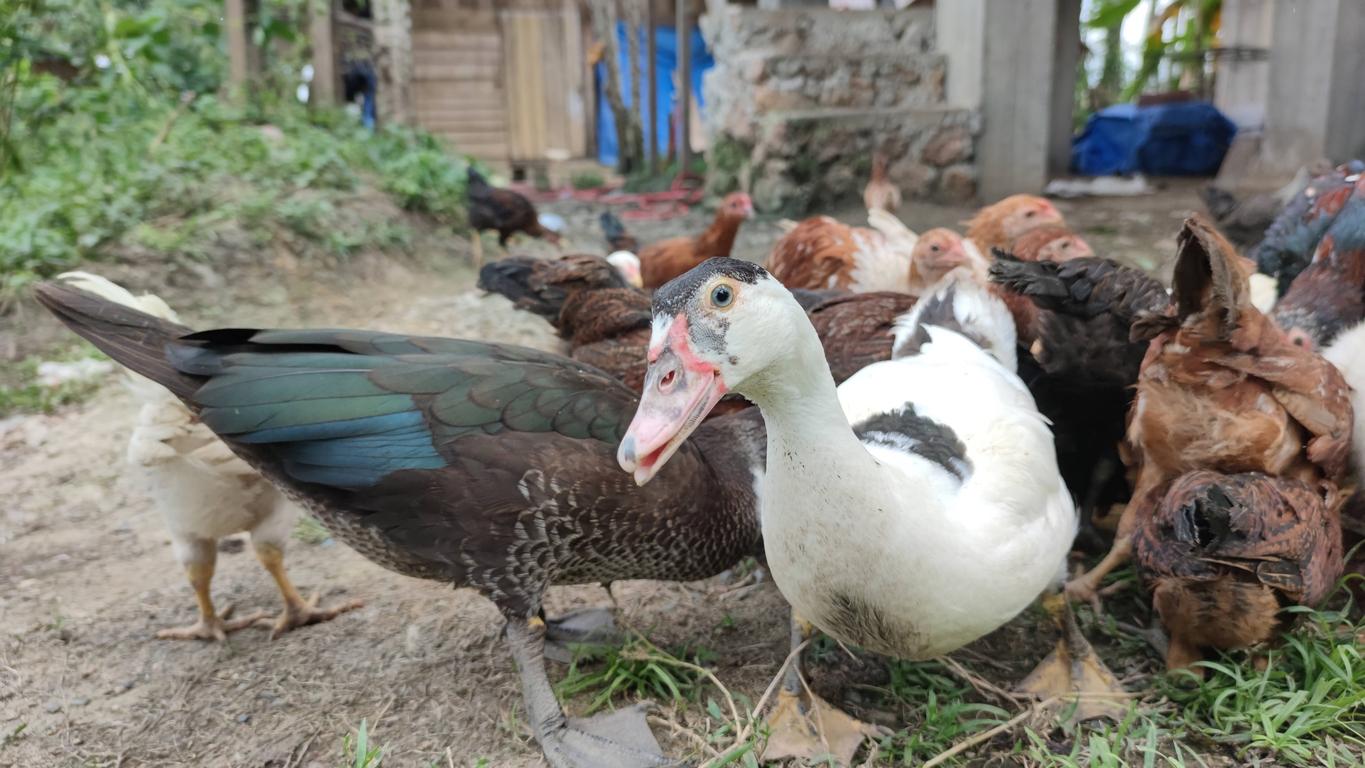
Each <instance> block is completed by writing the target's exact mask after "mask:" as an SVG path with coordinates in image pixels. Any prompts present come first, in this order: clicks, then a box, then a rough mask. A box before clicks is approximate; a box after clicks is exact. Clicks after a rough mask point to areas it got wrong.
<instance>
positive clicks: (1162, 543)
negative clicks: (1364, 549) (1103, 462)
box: [1133, 470, 1342, 669]
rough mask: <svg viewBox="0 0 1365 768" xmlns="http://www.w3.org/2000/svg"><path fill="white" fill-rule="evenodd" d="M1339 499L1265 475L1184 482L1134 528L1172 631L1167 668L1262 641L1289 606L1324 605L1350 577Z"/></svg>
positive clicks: (1196, 476) (1321, 487) (1147, 576)
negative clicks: (1345, 573)
mask: <svg viewBox="0 0 1365 768" xmlns="http://www.w3.org/2000/svg"><path fill="white" fill-rule="evenodd" d="M1340 495H1341V494H1340V493H1339V491H1338V489H1337V487H1336V486H1335V485H1334V484H1333V483H1331V482H1321V483H1317V484H1315V485H1309V484H1307V483H1304V482H1302V481H1299V480H1293V479H1290V478H1285V477H1270V476H1267V475H1264V474H1261V473H1259V472H1244V473H1239V474H1220V473H1218V472H1210V471H1207V470H1196V471H1194V472H1189V473H1186V474H1184V475H1181V476H1180V477H1179V478H1177V479H1176V480H1175V481H1174V482H1173V483H1170V484H1169V486H1168V490H1166V491H1165V493H1164V494H1163V495H1162V496H1161V497H1160V498H1159V499H1158V500H1157V502H1156V505H1155V509H1153V510H1152V511H1151V512H1150V513H1149V514H1147V515H1144V517H1143V519H1142V521H1141V523H1140V524H1139V525H1138V526H1137V530H1136V531H1134V533H1133V537H1134V557H1135V559H1136V562H1137V566H1138V572H1139V574H1140V575H1141V576H1142V579H1143V581H1144V582H1146V583H1147V584H1148V585H1149V586H1150V588H1151V590H1152V605H1153V606H1154V607H1155V608H1156V611H1157V615H1158V616H1159V617H1160V618H1161V623H1162V625H1163V626H1164V627H1165V628H1166V631H1167V632H1168V633H1169V634H1170V645H1169V647H1168V650H1167V652H1166V666H1167V667H1168V668H1170V669H1181V668H1185V667H1188V666H1190V665H1191V664H1193V663H1194V662H1196V661H1200V660H1201V659H1202V658H1203V652H1202V649H1204V648H1216V649H1220V650H1229V649H1234V648H1246V647H1249V646H1252V645H1256V644H1258V643H1263V642H1265V641H1267V640H1269V639H1271V637H1273V635H1274V633H1275V631H1276V630H1277V629H1278V628H1279V626H1280V616H1281V613H1280V611H1281V609H1282V608H1284V607H1286V606H1289V605H1310V606H1311V605H1316V604H1317V603H1320V602H1321V601H1322V600H1323V599H1324V598H1326V597H1327V595H1328V594H1329V593H1330V592H1331V590H1332V587H1333V586H1334V585H1335V584H1336V581H1337V579H1338V578H1339V577H1340V576H1341V571H1342V545H1341V524H1340V521H1339V520H1338V518H1337V509H1338V508H1339V507H1340V506H1341V500H1340Z"/></svg>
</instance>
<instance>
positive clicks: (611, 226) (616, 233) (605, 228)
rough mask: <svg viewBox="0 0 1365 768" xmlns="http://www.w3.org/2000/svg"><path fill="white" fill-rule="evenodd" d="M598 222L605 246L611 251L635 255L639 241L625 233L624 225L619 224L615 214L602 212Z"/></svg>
mask: <svg viewBox="0 0 1365 768" xmlns="http://www.w3.org/2000/svg"><path fill="white" fill-rule="evenodd" d="M598 222H599V223H601V225H602V236H603V237H605V238H606V239H607V245H609V246H611V249H612V250H613V251H629V252H631V253H636V252H638V251H639V250H640V240H639V239H638V238H636V237H635V235H632V234H630V233H629V232H627V231H626V225H625V224H623V223H621V220H620V219H618V218H617V217H616V214H614V213H612V212H611V211H602V215H601V216H600V217H598Z"/></svg>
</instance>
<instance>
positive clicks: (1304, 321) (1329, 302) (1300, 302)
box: [1275, 174, 1365, 348]
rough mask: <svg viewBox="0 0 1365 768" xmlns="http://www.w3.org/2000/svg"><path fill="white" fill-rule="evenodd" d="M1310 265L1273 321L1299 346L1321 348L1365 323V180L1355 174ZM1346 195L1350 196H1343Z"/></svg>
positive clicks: (1282, 302) (1279, 303)
mask: <svg viewBox="0 0 1365 768" xmlns="http://www.w3.org/2000/svg"><path fill="white" fill-rule="evenodd" d="M1355 178H1356V181H1355V183H1354V185H1353V186H1352V187H1351V188H1349V189H1341V190H1337V191H1336V192H1335V193H1334V194H1335V195H1336V196H1338V197H1344V199H1343V200H1342V203H1341V207H1340V208H1339V209H1338V210H1337V211H1336V215H1335V216H1334V217H1333V219H1332V223H1331V226H1329V227H1328V228H1327V229H1326V231H1325V232H1323V234H1322V237H1321V238H1320V239H1319V240H1318V244H1317V249H1316V251H1315V252H1314V253H1313V260H1312V262H1311V263H1310V264H1309V265H1308V266H1307V267H1306V268H1304V270H1303V271H1302V272H1300V273H1299V276H1298V277H1296V278H1294V282H1293V284H1291V285H1290V286H1289V290H1288V291H1286V292H1285V294H1284V296H1283V297H1282V298H1281V299H1280V300H1279V302H1278V303H1277V304H1276V305H1275V321H1276V322H1277V323H1279V324H1280V327H1281V328H1283V329H1285V331H1286V332H1287V333H1288V334H1289V338H1290V340H1291V341H1293V342H1294V343H1296V344H1301V345H1303V346H1307V347H1309V348H1321V347H1324V346H1326V345H1328V344H1331V343H1332V340H1333V339H1335V338H1336V337H1337V335H1338V334H1340V333H1341V332H1342V331H1344V330H1346V329H1347V328H1350V327H1352V326H1354V325H1355V324H1357V323H1359V322H1360V321H1361V320H1365V175H1362V174H1357V175H1356V177H1355ZM1344 192H1351V194H1349V195H1343V194H1342V193H1344Z"/></svg>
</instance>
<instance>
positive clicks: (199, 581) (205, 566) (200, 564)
mask: <svg viewBox="0 0 1365 768" xmlns="http://www.w3.org/2000/svg"><path fill="white" fill-rule="evenodd" d="M217 559H218V550H217V543H216V542H213V541H197V542H194V543H192V544H189V545H184V553H183V556H182V561H183V562H184V564H185V575H186V576H188V577H189V580H190V586H191V587H194V598H195V600H196V601H198V603H199V621H197V622H195V623H194V624H191V625H190V626H188V627H175V628H172V629H163V630H161V631H159V632H157V633H156V636H157V637H159V638H161V639H162V640H217V641H219V642H222V641H224V640H226V639H227V633H229V632H235V631H237V630H239V629H244V628H246V627H249V626H251V625H252V624H255V623H256V622H257V621H258V620H259V619H261V618H262V617H263V616H264V615H265V614H254V615H252V616H248V617H246V618H242V619H237V620H236V621H226V619H227V618H228V617H229V616H230V615H232V606H230V605H229V606H226V607H225V608H223V612H222V614H221V615H219V613H218V612H217V611H215V610H214V607H213V596H212V595H211V594H210V592H209V590H210V587H211V585H212V584H213V571H214V566H215V565H216V564H217Z"/></svg>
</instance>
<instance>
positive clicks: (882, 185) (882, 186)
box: [863, 152, 901, 213]
mask: <svg viewBox="0 0 1365 768" xmlns="http://www.w3.org/2000/svg"><path fill="white" fill-rule="evenodd" d="M863 207H864V208H867V209H868V210H869V211H872V210H879V211H886V212H888V213H895V212H896V209H897V208H900V207H901V191H900V188H899V187H897V186H896V185H895V184H892V183H891V179H890V178H888V177H887V175H886V155H884V154H882V153H881V152H877V153H875V154H873V155H872V178H870V179H868V182H867V186H866V187H863Z"/></svg>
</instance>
